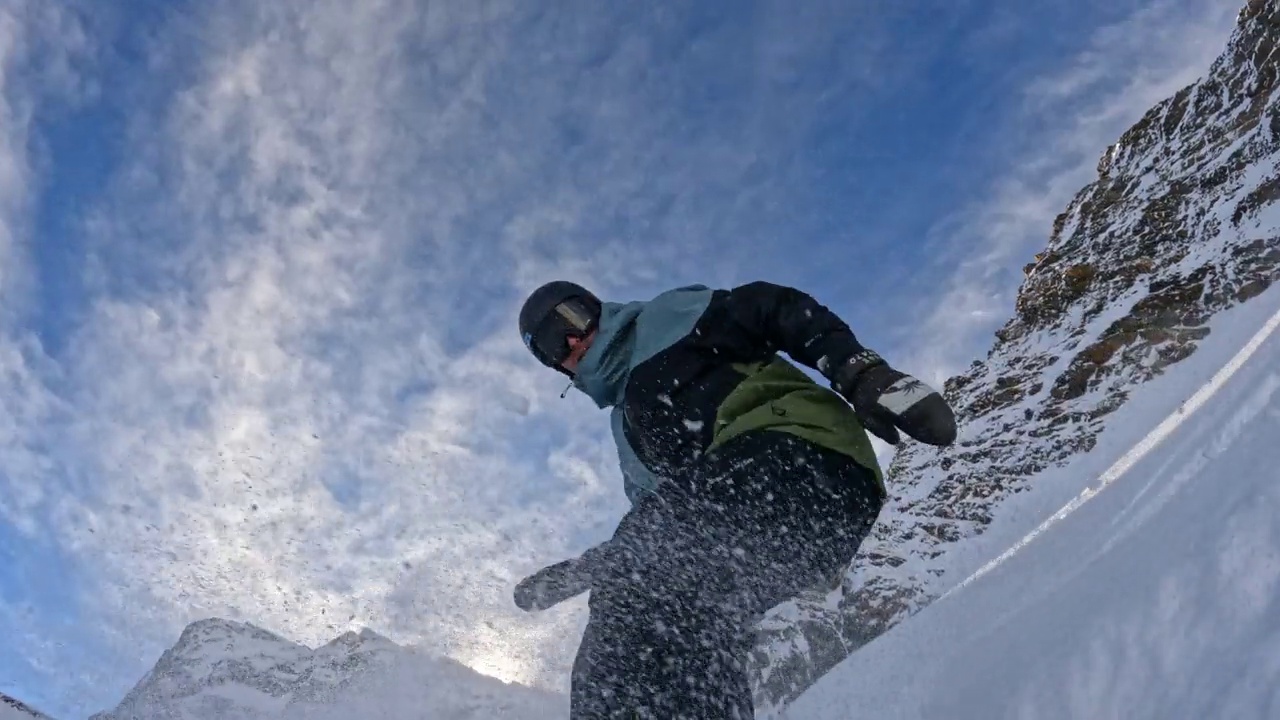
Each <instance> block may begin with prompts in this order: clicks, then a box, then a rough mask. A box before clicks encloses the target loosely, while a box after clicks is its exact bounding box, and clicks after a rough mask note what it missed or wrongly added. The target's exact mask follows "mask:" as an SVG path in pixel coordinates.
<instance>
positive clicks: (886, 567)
mask: <svg viewBox="0 0 1280 720" xmlns="http://www.w3.org/2000/svg"><path fill="white" fill-rule="evenodd" d="M1277 48H1280V0H1248V2H1247V3H1244V6H1243V9H1242V10H1241V12H1240V15H1239V22H1238V26H1237V28H1236V30H1235V33H1234V34H1233V36H1232V37H1231V39H1230V41H1229V43H1228V45H1227V47H1226V48H1224V51H1223V53H1222V54H1221V55H1220V56H1219V57H1218V58H1217V60H1216V61H1215V62H1214V63H1213V64H1212V66H1211V67H1209V68H1206V73H1205V75H1204V76H1203V78H1201V80H1200V81H1198V82H1197V83H1195V84H1193V85H1190V86H1188V87H1186V88H1184V89H1183V90H1182V91H1180V92H1178V93H1176V94H1175V95H1174V96H1173V97H1170V98H1168V99H1167V100H1165V101H1163V102H1161V103H1160V104H1158V105H1157V106H1155V107H1153V108H1152V109H1151V110H1150V111H1149V112H1148V113H1146V115H1145V116H1144V117H1143V118H1142V119H1141V120H1140V121H1139V122H1137V123H1136V124H1135V125H1134V126H1133V127H1132V128H1130V129H1129V130H1128V131H1127V132H1125V133H1124V134H1123V136H1122V137H1121V138H1119V140H1118V141H1117V142H1116V143H1115V144H1114V145H1112V146H1111V147H1109V148H1107V149H1106V150H1105V151H1104V152H1102V157H1101V159H1100V162H1099V164H1098V175H1097V179H1096V180H1095V181H1094V182H1092V183H1090V184H1089V185H1087V186H1086V187H1084V188H1082V189H1081V191H1080V192H1079V193H1078V194H1077V195H1076V197H1075V198H1074V200H1073V201H1072V202H1071V203H1070V205H1069V206H1068V207H1067V208H1066V209H1065V211H1064V212H1063V213H1062V214H1061V215H1060V216H1059V217H1058V218H1057V220H1056V222H1055V223H1053V226H1052V228H1046V234H1047V235H1048V237H1049V240H1048V243H1047V245H1046V247H1045V249H1044V251H1043V252H1041V253H1039V254H1038V255H1037V256H1036V257H1035V258H1028V259H1029V260H1032V262H1029V263H1028V265H1027V267H1026V269H1025V270H1026V278H1025V280H1024V282H1023V284H1022V286H1021V288H1020V289H1019V291H1018V297H1017V302H1016V305H1015V307H1012V308H1010V312H1011V317H1010V319H1009V321H1008V322H1007V323H1006V324H1005V325H1004V326H1003V327H1002V328H1001V329H1000V330H999V331H998V332H997V333H996V338H995V342H994V344H993V345H992V348H991V350H990V352H989V353H988V354H987V356H986V357H985V358H984V359H982V360H980V361H976V362H974V364H973V366H972V367H971V368H969V369H968V370H967V371H966V372H964V373H962V374H961V375H959V376H957V377H954V378H951V379H950V380H948V381H947V383H946V391H947V397H948V399H949V400H950V401H951V403H952V404H953V406H954V407H955V408H956V410H957V417H958V419H959V421H960V436H959V439H958V442H957V444H956V446H954V447H950V448H941V449H939V448H933V447H929V446H924V445H920V444H918V443H917V444H908V445H905V446H904V447H903V448H902V449H901V450H899V451H898V453H897V454H896V455H895V457H894V460H893V463H892V464H891V466H890V468H889V473H888V475H889V477H888V486H889V490H890V493H891V497H890V501H889V504H888V506H887V507H886V510H885V512H884V513H882V515H881V522H880V523H878V524H877V526H876V528H875V530H874V532H873V535H872V537H871V538H869V539H868V541H867V542H866V543H865V544H864V547H863V552H862V554H861V556H860V559H859V562H858V563H857V564H856V565H855V568H854V569H853V571H852V572H850V573H849V575H848V576H847V577H846V581H845V583H844V588H843V590H842V592H839V593H836V594H834V595H833V596H823V597H807V598H802V599H801V600H800V601H799V602H795V603H790V604H789V605H788V606H785V607H783V608H781V609H779V610H778V611H777V612H775V613H774V615H773V616H771V617H770V618H769V619H768V622H766V624H765V626H764V633H763V635H764V637H763V638H762V643H761V649H760V650H759V651H758V652H757V654H756V662H755V664H756V666H757V668H758V669H759V671H760V677H761V678H762V682H761V683H760V684H759V685H760V687H759V693H758V694H759V696H760V706H761V707H780V706H782V705H784V704H785V703H786V702H787V701H788V700H790V699H791V698H793V697H795V695H796V694H797V693H799V692H800V691H802V690H803V689H804V688H805V687H806V686H808V684H809V683H811V682H812V681H813V680H814V679H815V678H816V677H817V676H819V675H820V674H821V673H823V672H825V671H826V670H827V669H828V668H830V667H831V666H832V665H834V664H835V663H836V662H838V661H839V660H840V659H842V658H844V657H845V656H847V655H848V654H849V653H850V652H852V651H853V650H855V649H856V648H858V647H859V646H861V645H863V644H864V643H865V642H867V641H868V640H870V639H871V638H873V637H875V636H876V635H878V634H879V633H881V632H883V631H885V630H886V629H888V628H890V627H893V626H894V625H895V624H897V623H899V622H901V621H902V620H903V619H904V618H907V617H909V616H910V615H911V614H912V613H914V612H916V611H918V610H919V609H920V608H922V607H925V606H927V605H928V604H929V603H930V602H932V601H934V600H935V599H936V598H937V597H938V596H939V595H940V594H941V593H942V592H945V591H946V590H947V589H948V588H950V587H952V586H954V585H955V584H956V583H957V582H959V581H960V580H962V579H963V577H964V574H963V573H964V568H965V567H967V563H968V562H969V561H968V558H971V557H973V558H977V557H981V556H982V554H983V553H984V552H985V551H986V550H987V549H988V548H991V547H994V546H993V542H998V541H1000V540H1001V538H999V537H991V535H992V533H993V532H998V529H999V528H1000V527H1001V526H1002V525H1003V524H1004V523H1005V522H1006V521H1010V520H1013V521H1017V520H1018V519H1019V514H1020V513H1023V512H1027V513H1028V517H1034V511H1032V510H1025V509H1024V505H1025V503H1024V502H1022V496H1024V495H1027V494H1029V493H1033V494H1034V493H1040V491H1042V490H1047V491H1048V492H1054V491H1055V490H1054V489H1055V488H1058V489H1061V490H1069V491H1070V492H1075V491H1077V490H1078V488H1075V486H1074V485H1073V484H1072V482H1071V479H1070V476H1069V475H1064V474H1063V472H1062V471H1063V470H1064V469H1065V468H1067V467H1069V466H1072V465H1074V464H1075V463H1077V462H1078V461H1079V459H1080V458H1082V457H1084V456H1086V455H1090V454H1092V453H1094V452H1095V451H1096V450H1099V449H1104V448H1105V447H1106V446H1109V445H1113V444H1115V443H1117V442H1120V441H1121V440H1122V438H1123V437H1124V436H1125V435H1126V433H1127V432H1128V430H1127V429H1126V426H1125V423H1124V422H1123V421H1122V420H1121V418H1122V417H1124V416H1125V413H1124V411H1125V409H1126V408H1127V406H1128V405H1129V403H1130V402H1131V401H1132V399H1133V398H1135V397H1137V396H1138V395H1139V394H1142V391H1143V389H1144V388H1146V386H1147V385H1149V384H1150V383H1153V382H1156V381H1157V380H1159V379H1161V378H1163V377H1164V376H1166V375H1174V376H1177V377H1185V372H1186V370H1185V368H1186V367H1187V364H1188V363H1193V364H1194V363H1195V362H1198V358H1199V357H1200V356H1201V355H1202V353H1204V351H1205V348H1207V347H1209V346H1211V345H1213V344H1215V341H1216V338H1214V337H1213V333H1215V332H1218V330H1215V329H1214V328H1215V325H1214V322H1213V321H1214V318H1215V317H1216V316H1217V315H1219V314H1220V313H1222V312H1224V311H1227V310H1229V309H1231V308H1234V307H1237V306H1239V305H1240V304H1242V303H1243V304H1246V305H1247V304H1249V303H1252V302H1256V300H1257V298H1258V297H1259V295H1260V294H1261V293H1263V292H1264V291H1266V290H1267V289H1268V288H1269V287H1270V286H1271V285H1272V284H1273V283H1274V282H1275V280H1276V279H1277V278H1280V206H1278V205H1276V204H1275V201H1276V200H1277V199H1280V92H1277V88H1278V87H1280V84H1278V82H1277V81H1278V79H1280V51H1277ZM1099 150H1102V149H1101V148H1099ZM1144 432H1145V429H1144ZM1062 478H1065V480H1064V481H1063V482H1059V479H1062Z"/></svg>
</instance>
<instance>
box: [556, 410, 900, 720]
mask: <svg viewBox="0 0 1280 720" xmlns="http://www.w3.org/2000/svg"><path fill="white" fill-rule="evenodd" d="M882 505H883V497H882V495H881V493H880V489H879V486H878V485H877V484H876V482H875V478H874V476H873V475H872V473H871V471H869V470H867V469H865V468H863V467H861V466H860V465H858V464H857V463H855V462H853V461H852V460H851V459H849V458H848V457H847V456H844V455H841V454H839V453H835V452H832V451H829V450H826V449H824V448H821V447H819V446H816V445H813V444H811V443H808V442H806V441H804V440H801V439H799V438H797V437H795V436H792V435H788V434H786V433H782V432H778V431H757V432H752V433H747V434H744V435H742V436H739V437H737V438H734V439H732V440H730V441H728V442H726V443H725V444H724V445H723V446H721V447H720V448H718V449H717V450H716V451H715V452H714V453H711V454H708V455H706V456H705V457H704V458H703V459H702V461H701V462H700V463H699V464H698V465H697V467H696V468H694V469H693V470H691V471H690V472H688V473H687V474H685V475H683V476H681V477H679V478H674V479H672V480H671V481H670V482H669V483H668V484H666V485H664V486H663V488H662V494H661V495H660V496H658V495H653V496H648V497H646V498H645V499H644V500H642V501H641V502H639V503H638V504H636V505H635V506H634V507H633V508H632V509H631V511H630V512H629V513H627V515H625V516H624V517H623V518H622V520H621V521H620V522H619V524H618V528H617V530H616V531H615V533H614V536H613V540H612V541H611V545H613V548H612V551H611V552H612V553H613V554H614V557H615V558H616V559H615V560H614V561H613V562H612V563H611V565H610V566H609V568H608V572H605V573H601V574H600V575H598V576H597V577H596V578H595V579H594V580H593V583H592V588H591V598H590V601H589V603H588V606H589V608H590V616H589V619H588V621H587V627H586V630H585V632H584V633H583V638H582V643H581V645H580V646H579V648H578V654H577V657H576V658H575V660H574V665H573V673H572V680H571V690H570V706H571V710H570V718H571V720H606V719H607V720H614V719H625V720H720V719H722V718H723V719H725V720H750V719H751V718H752V717H753V716H754V709H753V703H752V698H751V687H750V683H749V680H748V676H747V673H746V662H747V659H748V654H749V652H750V650H751V648H752V641H753V635H754V628H755V624H756V622H757V621H758V620H759V619H760V618H761V616H762V615H763V614H764V613H765V612H766V611H768V610H769V609H770V608H772V607H773V606H775V605H777V604H779V603H781V602H783V601H785V600H787V599H789V598H792V597H795V596H796V595H798V594H799V593H800V592H802V591H803V590H805V589H807V588H810V587H814V586H816V585H819V584H821V583H823V582H827V581H829V580H830V579H831V578H832V577H835V576H838V575H839V574H841V573H842V572H843V571H844V570H845V569H846V568H847V567H848V565H849V563H850V562H851V561H852V559H853V556H854V554H855V553H856V552H857V550H858V546H859V545H860V544H861V542H862V540H863V539H864V538H865V537H866V536H867V534H868V533H869V532H870V530H871V527H872V525H873V524H874V522H875V520H876V517H877V515H878V514H879V512H880V508H881V506H882Z"/></svg>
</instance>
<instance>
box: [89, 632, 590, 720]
mask: <svg viewBox="0 0 1280 720" xmlns="http://www.w3.org/2000/svg"><path fill="white" fill-rule="evenodd" d="M564 706H565V701H564V700H563V699H562V698H560V697H559V696H556V695H553V694H550V693H546V692H543V691H539V690H533V689H531V688H526V687H523V686H520V685H511V684H507V683H503V682H501V681H499V680H495V679H493V678H490V677H486V676H484V675H481V674H479V673H477V672H475V671H474V670H471V669H469V668H467V667H464V666H463V665H461V664H458V663H456V662H453V661H451V660H447V659H444V658H437V657H431V656H427V655H424V654H421V653H419V652H417V651H415V650H412V649H409V648H404V647H401V646H399V645H396V644H395V643H393V642H391V641H390V640H387V639H386V638H384V637H382V636H380V635H378V634H376V633H373V632H369V631H367V630H366V631H363V632H361V633H346V634H344V635H342V636H340V637H338V638H336V639H334V640H333V641H332V642H330V643H329V644H327V645H324V646H323V647H320V648H316V649H314V650H313V649H311V648H308V647H305V646H303V645H298V644H296V643H293V642H289V641H288V640H285V639H283V638H281V637H279V636H277V635H274V634H272V633H270V632H267V631H266V630H263V629H261V628H257V627H254V626H253V625H247V624H243V623H236V622H230V621H226V620H220V619H209V620H202V621H200V622H196V623H192V624H191V625H189V626H188V627H187V628H186V630H184V631H183V633H182V635H181V637H180V638H179V639H178V642H177V643H176V644H175V645H174V646H173V647H172V648H171V649H169V650H167V651H166V652H165V653H164V654H163V655H162V656H161V658H160V660H159V661H158V662H157V663H156V665H155V667H154V668H153V669H152V670H151V672H149V673H147V675H146V676H145V677H143V678H142V680H140V681H139V682H138V684H137V685H136V686H135V687H134V688H133V690H131V691H130V692H129V693H128V695H126V696H125V698H124V700H123V701H122V702H121V703H120V705H119V706H117V707H116V708H115V709H114V710H112V711H110V712H106V713H98V714H96V715H94V716H93V718H92V720H134V719H135V718H147V719H148V720H150V719H157V720H159V719H161V718H164V719H168V720H268V719H270V720H292V719H294V718H297V719H298V720H301V719H302V718H318V719H323V718H354V717H360V718H370V719H372V718H406V719H407V718H419V717H431V718H438V719H439V720H470V719H471V718H512V719H516V720H535V719H540V718H551V717H558V716H562V715H564V714H565V707H564Z"/></svg>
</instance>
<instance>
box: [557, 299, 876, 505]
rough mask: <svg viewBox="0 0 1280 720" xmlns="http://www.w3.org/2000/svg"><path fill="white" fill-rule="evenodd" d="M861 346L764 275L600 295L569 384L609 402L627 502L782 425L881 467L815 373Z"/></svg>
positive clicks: (810, 303)
mask: <svg viewBox="0 0 1280 720" xmlns="http://www.w3.org/2000/svg"><path fill="white" fill-rule="evenodd" d="M861 349H862V346H861V345H860V344H858V342H857V340H856V338H855V337H854V335H853V333H852V332H851V331H850V330H849V328H848V326H847V325H845V323H844V322H843V321H841V320H840V319H839V318H838V317H836V316H835V315H834V314H833V313H832V312H831V311H830V310H828V309H827V308H825V307H823V306H821V305H820V304H818V303H817V301H815V300H814V299H813V298H811V297H810V296H808V295H806V294H804V293H802V292H800V291H798V290H795V289H793V288H787V287H783V286H779V285H774V284H771V283H764V282H756V283H750V284H747V285H743V286H740V287H737V288H734V289H732V290H714V289H711V288H708V287H706V286H702V285H692V286H687V287H681V288H677V289H674V290H670V291H668V292H664V293H662V294H660V295H658V296H657V297H655V298H653V299H652V300H649V301H644V302H631V303H626V304H620V303H604V307H603V313H602V316H601V321H600V325H599V329H598V333H597V336H596V339H595V341H594V342H593V344H592V346H591V349H590V350H589V351H588V352H587V353H586V355H585V356H584V357H583V359H582V362H581V363H580V364H579V366H578V372H577V374H576V376H575V378H574V386H575V387H577V388H578V389H579V390H581V391H582V392H584V393H586V394H587V395H588V396H589V397H591V398H592V400H594V401H595V402H596V404H597V405H598V406H599V407H601V408H609V409H610V410H611V417H610V424H611V428H612V431H613V437H614V440H615V441H616V444H617V447H618V459H619V463H620V465H621V469H622V476H623V480H624V489H625V491H626V494H627V497H628V498H629V499H630V500H631V501H632V502H633V503H634V502H636V501H637V500H638V499H639V498H640V497H641V496H642V495H644V494H645V493H648V492H657V491H658V490H659V488H660V487H661V485H662V481H663V478H666V477H671V476H672V474H673V473H677V472H680V471H681V470H683V469H685V468H687V467H688V466H689V465H690V464H692V463H695V462H697V460H698V458H700V457H701V456H702V455H704V454H706V453H709V452H714V451H715V449H716V448H717V447H718V446H719V445H720V444H722V443H723V442H725V441H726V440H728V439H730V438H732V437H735V436H737V435H739V434H741V433H744V432H748V431H755V430H763V431H770V432H787V433H791V434H793V435H795V436H798V437H801V438H804V439H806V440H808V441H810V442H813V443H815V444H817V445H820V446H823V447H826V448H828V449H831V450H835V451H837V452H840V453H843V454H845V455H848V456H849V457H851V458H853V459H854V460H855V461H856V462H858V463H859V464H861V465H862V466H864V467H866V468H868V469H870V470H872V471H873V472H874V474H875V476H876V479H877V482H878V483H879V484H880V487H881V490H882V492H883V489H884V484H883V475H882V472H881V469H880V467H879V464H878V462H877V461H876V457H875V452H874V450H873V448H872V446H871V442H870V440H869V439H868V437H867V433H866V431H865V430H864V429H863V428H862V425H861V423H859V422H858V419H857V416H856V415H854V413H853V409H852V408H851V407H849V405H848V403H846V402H845V401H844V399H843V398H841V397H840V396H839V395H838V394H836V393H835V392H834V391H832V390H830V389H829V388H827V387H824V386H822V385H819V384H818V383H816V382H814V381H813V379H811V378H810V377H809V376H808V375H807V374H805V373H804V372H802V371H801V370H800V369H799V368H797V367H796V366H795V365H793V364H792V363H790V362H788V361H787V360H785V359H783V358H782V357H780V356H779V353H780V352H784V353H786V354H787V355H789V356H791V358H792V359H794V360H796V361H798V362H800V363H802V364H804V365H807V366H809V367H812V368H814V369H816V370H818V371H819V372H822V371H823V370H824V369H825V368H829V367H839V366H840V364H841V363H842V362H843V361H844V360H845V359H847V358H848V357H850V356H851V355H852V354H853V353H855V352H858V351H860V350H861Z"/></svg>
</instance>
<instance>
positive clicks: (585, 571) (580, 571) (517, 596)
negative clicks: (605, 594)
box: [512, 558, 591, 612]
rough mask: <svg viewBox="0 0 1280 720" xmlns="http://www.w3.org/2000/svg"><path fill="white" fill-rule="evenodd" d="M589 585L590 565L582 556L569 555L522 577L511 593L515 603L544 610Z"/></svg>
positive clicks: (584, 589) (527, 608)
mask: <svg viewBox="0 0 1280 720" xmlns="http://www.w3.org/2000/svg"><path fill="white" fill-rule="evenodd" d="M590 589H591V568H590V566H589V565H588V564H587V563H585V562H583V560H582V559H581V558H570V559H568V560H561V561H560V562H558V563H556V564H554V565H549V566H547V567H544V568H542V569H541V570H539V571H538V572H536V573H534V574H532V575H530V576H529V577H527V578H525V579H524V580H521V581H520V582H519V583H518V584H517V585H516V587H515V592H513V593H512V596H513V599H514V600H515V603H516V606H517V607H519V608H520V609H521V610H524V611H526V612H532V611H534V610H546V609H547V608H549V607H551V606H553V605H556V604H558V603H562V602H564V601H565V600H568V599H569V598H571V597H574V596H575V595H579V594H581V593H584V592H586V591H587V590H590Z"/></svg>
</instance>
